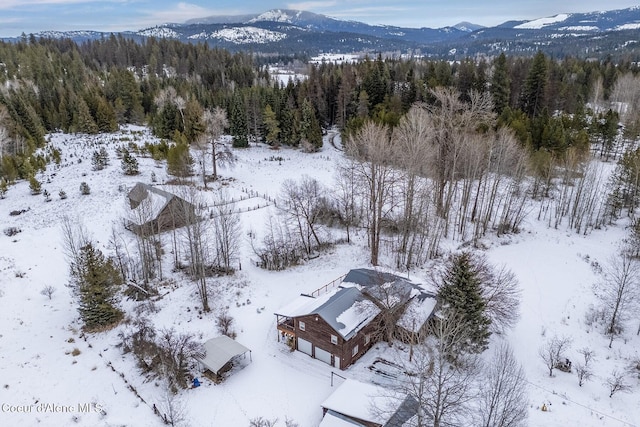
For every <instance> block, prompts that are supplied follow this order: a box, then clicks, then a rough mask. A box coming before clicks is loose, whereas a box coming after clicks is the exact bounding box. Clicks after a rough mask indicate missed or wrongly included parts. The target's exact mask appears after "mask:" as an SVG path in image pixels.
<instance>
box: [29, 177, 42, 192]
mask: <svg viewBox="0 0 640 427" xmlns="http://www.w3.org/2000/svg"><path fill="white" fill-rule="evenodd" d="M29 190H31V194H33V195H34V196H36V195H38V194H40V193H41V192H42V185H41V184H40V181H38V180H37V179H36V178H35V177H34V176H32V177H30V178H29Z"/></svg>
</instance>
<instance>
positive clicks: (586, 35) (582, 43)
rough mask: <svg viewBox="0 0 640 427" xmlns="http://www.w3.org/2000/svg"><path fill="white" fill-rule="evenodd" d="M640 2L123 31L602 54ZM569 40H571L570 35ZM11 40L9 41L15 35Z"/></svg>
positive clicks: (292, 14) (246, 19)
mask: <svg viewBox="0 0 640 427" xmlns="http://www.w3.org/2000/svg"><path fill="white" fill-rule="evenodd" d="M639 30H640V7H632V8H628V9H621V10H612V11H604V12H590V13H562V14H558V15H555V16H550V17H543V18H539V19H534V20H531V21H508V22H505V23H502V24H500V25H497V26H495V27H487V28H485V27H482V26H479V25H476V24H472V23H469V22H460V23H458V24H456V25H454V26H450V27H444V28H404V27H396V26H390V25H369V24H365V23H362V22H357V21H344V20H340V19H335V18H331V17H329V16H325V15H320V14H316V13H312V12H306V11H300V10H292V9H272V10H269V11H266V12H264V13H260V14H246V15H229V16H209V17H204V18H199V19H192V20H189V21H187V22H185V23H184V24H164V25H158V26H155V27H149V28H144V29H142V30H139V31H136V32H122V33H120V34H121V35H122V36H124V37H127V38H131V39H134V40H141V39H144V38H147V37H155V38H167V39H176V40H181V41H184V42H206V43H208V44H210V45H212V46H218V47H223V48H226V49H229V50H238V49H242V48H243V47H244V46H246V45H249V44H251V45H255V46H253V47H252V49H254V50H255V52H261V51H264V52H269V53H291V52H305V53H306V54H311V55H313V54H318V53H320V52H340V53H349V52H420V54H427V55H431V56H434V57H465V56H473V55H477V54H488V55H495V54H499V53H500V52H507V53H509V52H511V53H515V54H522V55H528V54H531V53H532V52H536V51H537V50H539V49H543V50H544V51H545V52H546V53H549V54H554V55H559V56H564V55H590V54H595V55H596V56H601V55H603V54H605V52H607V53H610V51H611V49H613V50H620V51H622V50H625V49H626V52H632V51H634V50H637V48H636V47H634V46H635V43H627V42H628V41H630V40H638V39H640V34H638V31H639ZM105 35H108V34H105V33H100V32H95V31H67V32H58V31H47V32H42V33H39V34H35V36H36V37H44V38H70V39H72V40H74V41H78V42H82V41H85V40H95V39H100V38H102V37H105ZM568 38H571V40H570V41H569V40H568ZM17 39H18V38H14V39H7V40H17Z"/></svg>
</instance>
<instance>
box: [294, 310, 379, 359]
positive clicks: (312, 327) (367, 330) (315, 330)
mask: <svg viewBox="0 0 640 427" xmlns="http://www.w3.org/2000/svg"><path fill="white" fill-rule="evenodd" d="M316 319H317V320H316ZM294 321H295V334H296V337H300V338H302V339H304V340H307V341H310V342H311V343H312V344H313V347H314V349H313V352H314V354H313V356H314V357H315V348H316V347H318V348H321V349H323V350H325V351H328V352H329V353H331V354H333V355H334V356H338V357H339V358H340V366H339V368H340V369H346V368H347V367H348V366H350V365H351V364H352V363H353V362H355V361H356V360H358V359H359V358H360V357H361V356H362V355H363V354H365V353H366V352H367V350H369V348H371V346H372V345H373V344H374V342H373V339H371V340H370V341H369V344H365V336H366V335H370V336H371V335H373V334H372V332H373V329H374V326H373V325H374V324H375V321H374V322H371V323H369V325H367V326H365V327H364V328H363V329H362V330H360V331H359V332H358V333H357V334H356V335H355V336H354V337H352V338H351V339H350V340H348V341H346V340H344V339H343V338H342V337H341V336H340V334H338V332H336V330H334V329H333V328H332V327H331V325H329V324H328V323H327V322H325V320H324V319H323V318H322V317H320V316H316V315H308V316H300V317H296V318H295V319H294ZM301 321H302V322H304V323H305V330H304V331H301V330H300V322H301ZM331 335H335V336H337V337H338V344H332V343H331ZM296 345H297V342H296ZM356 345H357V346H358V353H357V354H356V355H355V356H353V355H352V352H353V348H354V347H355V346H356Z"/></svg>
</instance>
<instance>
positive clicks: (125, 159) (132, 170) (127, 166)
mask: <svg viewBox="0 0 640 427" xmlns="http://www.w3.org/2000/svg"><path fill="white" fill-rule="evenodd" d="M120 165H121V167H122V172H124V174H125V175H138V174H139V173H140V171H139V169H138V159H136V158H135V157H134V156H132V155H131V154H130V153H129V150H127V149H126V148H125V149H123V153H122V161H121V163H120Z"/></svg>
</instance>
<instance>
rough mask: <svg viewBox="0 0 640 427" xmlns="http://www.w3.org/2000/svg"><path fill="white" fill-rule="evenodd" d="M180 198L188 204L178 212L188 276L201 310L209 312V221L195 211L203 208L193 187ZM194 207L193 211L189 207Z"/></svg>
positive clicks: (199, 197) (200, 199) (184, 191)
mask: <svg viewBox="0 0 640 427" xmlns="http://www.w3.org/2000/svg"><path fill="white" fill-rule="evenodd" d="M182 198H183V199H184V200H186V201H187V202H189V204H188V205H185V206H184V209H183V210H182V212H178V215H180V218H181V220H182V222H184V223H185V224H186V225H185V226H184V227H182V229H181V230H182V233H183V235H184V237H185V238H186V246H187V251H186V253H187V254H188V259H189V274H190V276H191V278H192V279H193V280H194V281H195V282H196V289H197V291H198V296H199V297H200V302H201V304H202V309H203V310H204V311H210V310H211V307H210V306H209V287H208V284H207V267H208V266H210V265H211V248H210V246H209V244H210V242H209V237H210V235H209V227H210V225H211V224H210V222H211V221H210V220H209V219H208V218H203V217H201V216H200V215H198V213H197V210H198V209H199V207H200V206H204V203H203V201H202V197H201V196H200V194H199V193H198V190H197V189H196V188H194V187H187V188H185V189H184V190H183V191H182ZM189 205H191V206H194V207H195V209H192V208H191V207H189Z"/></svg>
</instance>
